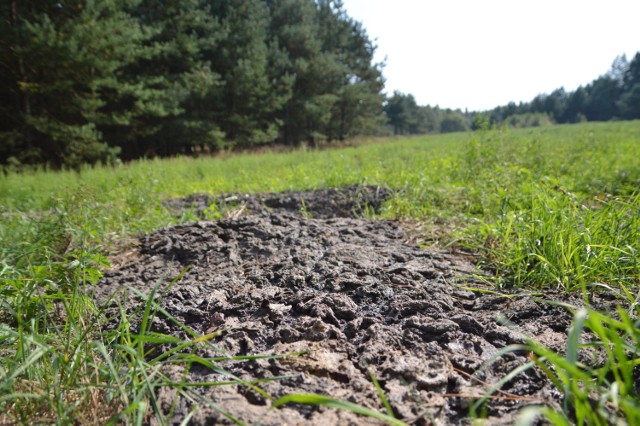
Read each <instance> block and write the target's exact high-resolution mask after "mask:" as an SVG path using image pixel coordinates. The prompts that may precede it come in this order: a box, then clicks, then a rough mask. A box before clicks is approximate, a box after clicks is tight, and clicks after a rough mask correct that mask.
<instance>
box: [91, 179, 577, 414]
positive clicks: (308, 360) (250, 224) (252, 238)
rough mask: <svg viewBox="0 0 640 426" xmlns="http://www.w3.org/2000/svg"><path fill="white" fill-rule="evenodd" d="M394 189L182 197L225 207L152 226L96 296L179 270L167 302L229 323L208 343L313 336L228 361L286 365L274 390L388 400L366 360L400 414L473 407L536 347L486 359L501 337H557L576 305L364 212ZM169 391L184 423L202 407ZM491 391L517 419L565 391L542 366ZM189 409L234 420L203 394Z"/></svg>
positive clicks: (268, 369)
mask: <svg viewBox="0 0 640 426" xmlns="http://www.w3.org/2000/svg"><path fill="white" fill-rule="evenodd" d="M388 196H389V191H387V190H384V189H380V188H373V187H348V188H343V189H331V190H319V191H309V192H286V193H279V194H261V195H251V196H249V195H225V196H221V197H219V198H214V197H212V196H208V195H195V196H191V197H188V198H184V199H178V200H170V201H168V202H167V203H166V206H167V208H169V209H170V210H171V211H172V212H174V213H175V214H182V213H183V212H184V211H185V210H190V211H191V212H194V213H195V214H200V215H202V214H203V212H204V211H206V210H207V209H208V207H209V205H210V204H211V203H214V202H216V203H218V204H219V205H220V206H221V207H220V208H221V209H222V210H224V211H225V212H226V215H225V216H226V218H225V219H222V220H218V221H205V220H202V221H198V222H195V223H190V224H186V225H180V226H174V227H171V228H167V229H162V230H158V231H157V232H154V233H152V234H150V235H147V236H145V237H143V238H141V239H140V241H139V244H138V246H137V247H135V248H134V249H132V250H130V251H129V252H128V253H124V254H122V255H121V256H119V257H118V256H116V257H115V258H114V264H115V266H114V268H113V269H112V270H110V271H108V272H107V273H106V275H105V277H104V279H103V280H102V281H101V282H100V284H99V285H98V286H97V287H96V290H95V291H96V297H98V298H99V299H101V300H104V299H105V298H106V297H107V296H109V295H110V294H111V293H113V292H114V291H116V290H117V289H120V288H128V287H135V288H137V289H139V290H141V291H143V292H146V293H148V292H149V291H150V290H151V288H152V287H153V286H154V284H156V283H158V282H163V283H166V284H168V283H170V282H171V281H172V280H174V279H175V278H176V277H179V278H178V280H177V282H176V283H175V284H174V285H173V286H172V287H170V288H169V289H168V290H166V291H165V294H164V295H163V296H162V298H161V299H160V305H161V306H162V307H163V308H164V309H166V311H168V312H169V313H170V314H171V315H173V316H174V317H175V318H177V319H178V320H180V321H181V322H182V323H184V324H186V325H187V326H189V327H190V328H192V329H193V330H195V331H197V332H199V333H202V334H208V333H211V332H214V331H216V330H223V332H222V334H221V335H220V336H219V337H217V338H215V339H214V340H212V341H211V342H212V344H213V346H214V347H215V348H216V349H215V350H213V349H211V350H205V349H203V351H202V353H200V355H203V356H210V357H220V356H229V357H234V356H239V355H259V354H260V355H262V354H269V355H281V354H291V353H298V352H305V354H304V355H299V356H290V357H282V358H278V359H254V360H244V361H226V362H221V363H219V364H218V365H219V366H220V367H221V368H223V369H224V370H225V371H227V372H229V373H231V374H233V375H235V376H237V377H240V378H242V379H245V380H253V379H265V378H270V377H276V376H289V377H288V378H285V379H282V380H277V381H270V382H265V383H260V384H259V386H260V387H261V388H263V389H264V390H265V391H266V392H268V393H269V394H270V395H271V396H272V397H274V398H278V397H280V396H283V395H285V394H289V393H320V394H324V395H328V396H331V397H334V398H337V399H342V400H347V401H350V402H354V403H357V404H361V405H363V406H365V407H370V408H372V409H375V410H377V411H381V412H383V411H384V408H383V407H382V406H381V404H380V400H379V398H378V396H377V394H376V389H375V387H374V385H373V384H372V381H371V379H370V376H369V370H370V371H371V372H372V373H373V374H374V375H375V377H376V378H377V380H378V381H379V382H380V384H381V386H382V388H383V390H384V393H385V395H386V397H387V398H388V400H389V403H390V404H391V406H392V407H393V409H394V415H395V416H396V417H397V418H399V419H401V420H403V421H406V422H410V423H413V424H463V423H467V422H468V420H469V418H468V415H469V405H470V403H471V402H472V401H473V399H472V398H471V397H472V396H474V395H475V396H481V395H483V394H484V393H485V391H486V390H487V389H488V388H489V386H490V385H491V384H494V383H497V382H498V381H499V380H500V379H501V378H503V377H504V376H505V375H506V374H508V373H509V372H511V371H512V370H513V369H514V368H516V367H517V366H519V365H522V364H523V363H525V362H527V361H528V359H527V357H526V355H527V354H508V355H506V356H503V357H501V358H500V359H498V360H497V361H495V362H494V363H493V364H491V365H490V366H489V367H487V368H483V369H480V367H481V366H482V365H483V363H484V362H485V361H487V360H489V359H491V358H492V357H493V356H494V354H496V352H497V351H498V350H500V349H501V348H503V347H504V346H506V345H510V344H513V343H522V342H524V336H529V337H534V338H536V339H537V340H539V341H541V342H543V343H545V344H547V345H549V346H551V347H554V348H561V347H562V346H563V345H564V341H565V335H566V331H567V328H568V326H569V324H570V320H571V317H570V315H569V314H567V312H566V311H565V310H564V309H562V308H559V307H557V306H552V305H548V304H544V303H540V302H537V301H536V300H534V298H533V297H531V296H530V295H528V294H526V293H522V294H519V295H514V297H509V298H506V297H502V296H499V295H495V294H490V293H480V292H474V291H471V290H468V289H464V287H465V286H467V287H474V288H478V287H482V284H481V283H479V282H478V281H477V280H476V279H474V278H473V275H474V274H475V273H477V271H475V269H474V266H473V264H472V263H471V260H470V259H469V256H464V255H461V254H453V253H445V252H442V251H436V250H430V249H425V248H420V247H418V246H417V245H416V244H415V242H412V241H413V239H412V238H410V235H409V234H410V233H408V232H407V231H406V230H404V229H403V227H402V225H401V224H400V223H398V222H393V221H386V220H369V219H362V218H360V217H361V216H362V213H363V212H364V211H366V210H369V211H377V210H378V209H379V208H380V206H381V205H382V203H383V202H384V200H385V199H386V198H387V197H388ZM185 268H187V269H186V272H185V273H184V275H182V276H181V277H180V274H181V273H182V272H183V271H184V270H185ZM548 297H551V296H548ZM565 300H566V299H565ZM126 303H127V304H128V306H130V308H131V309H134V308H135V307H136V306H138V305H139V303H140V301H139V300H136V298H135V297H134V296H133V295H132V294H131V293H129V295H128V297H127V299H126ZM500 318H506V319H508V321H509V324H508V325H507V324H506V323H505V322H504V321H503V320H501V319H500ZM153 329H154V330H155V331H158V332H162V333H170V334H173V335H176V336H179V337H183V338H186V337H187V336H186V335H185V333H184V331H182V330H181V329H180V328H179V327H178V326H176V325H175V324H174V323H172V322H171V321H169V320H167V319H166V318H164V317H163V316H162V315H158V316H157V317H156V318H154V320H153ZM157 350H162V348H158V349H157ZM163 372H164V374H167V375H168V376H170V377H172V378H173V379H174V380H176V381H180V380H182V378H183V376H184V375H185V374H186V380H187V381H190V382H216V381H228V380H229V378H228V377H226V376H225V375H223V374H219V373H218V372H215V371H212V370H211V369H207V368H205V367H202V366H196V365H194V366H192V368H191V369H190V371H188V372H184V371H183V369H182V367H180V366H173V367H171V368H167V369H166V370H165V371H163ZM189 391H190V392H194V393H199V394H201V395H204V396H205V397H206V398H208V399H210V400H211V401H213V402H214V403H215V404H216V406H217V407H219V408H220V409H221V410H224V411H226V412H228V413H230V414H231V415H233V416H235V417H237V418H239V419H241V420H242V421H244V422H246V423H248V424H254V423H258V422H259V423H260V424H261V425H284V424H287V425H308V424H317V425H327V424H375V421H374V420H372V419H370V418H364V417H360V416H358V415H356V414H353V413H350V412H346V411H338V410H335V409H330V408H318V407H311V406H302V405H286V406H284V407H283V408H279V409H272V410H269V407H270V403H271V401H269V400H266V399H265V398H264V397H263V396H261V395H260V394H259V393H257V392H255V391H254V390H251V389H250V388H248V387H246V386H241V385H229V386H217V387H194V388H189ZM158 395H159V399H160V402H161V407H162V409H163V410H166V412H167V413H168V412H169V410H170V409H171V406H172V405H173V406H174V413H173V421H174V422H175V423H176V424H178V423H179V422H180V421H181V420H182V419H183V418H184V417H185V416H186V415H187V413H189V412H190V411H191V410H192V408H193V404H194V402H193V401H190V400H188V399H186V398H183V397H178V396H177V394H176V392H175V390H171V389H160V390H159V392H158ZM495 395H496V396H497V398H494V399H492V400H490V402H489V403H488V405H487V407H486V410H487V413H486V414H487V416H488V417H490V418H491V422H492V424H496V423H501V422H504V423H505V424H510V423H513V421H514V418H513V416H514V415H515V413H516V412H517V409H518V408H519V407H522V406H523V405H527V404H532V403H546V404H551V405H556V404H558V403H559V401H558V398H559V396H558V394H557V393H556V392H555V391H554V390H553V388H552V386H551V384H550V383H549V382H548V381H547V380H546V378H545V377H544V375H543V374H542V373H541V372H540V371H539V370H528V371H527V372H526V373H524V374H521V375H519V376H517V377H515V378H513V379H512V380H511V381H509V382H508V383H506V384H505V385H504V386H503V387H502V393H496V394H495ZM191 423H192V424H197V425H205V424H206V425H212V424H226V423H231V422H230V421H229V420H228V419H227V418H225V417H224V416H223V415H222V414H220V412H219V411H217V410H216V409H214V408H213V407H209V406H202V408H201V409H200V410H199V411H198V412H197V413H196V414H195V415H194V417H193V418H192V419H191Z"/></svg>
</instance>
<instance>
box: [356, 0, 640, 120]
mask: <svg viewBox="0 0 640 426" xmlns="http://www.w3.org/2000/svg"><path fill="white" fill-rule="evenodd" d="M344 6H345V8H346V10H347V12H348V14H349V15H350V16H351V17H353V18H354V19H356V20H358V21H360V22H362V23H363V24H364V26H365V28H366V29H367V33H368V34H369V37H370V38H371V39H374V40H377V41H376V44H377V45H378V51H377V56H376V60H377V61H382V60H384V59H385V58H386V67H385V68H384V76H385V77H386V79H387V83H386V91H387V92H388V93H392V92H393V91H394V90H399V91H401V92H403V93H411V94H413V95H414V96H415V98H416V100H417V102H418V104H420V105H427V104H429V105H439V106H440V107H442V108H454V109H455V108H461V109H463V110H464V109H465V108H468V109H469V110H486V109H491V108H493V107H495V106H498V105H504V104H507V103H508V102H510V101H514V102H516V103H517V102H520V101H530V100H531V99H533V98H534V97H535V96H536V95H538V94H540V93H550V92H551V91H553V90H554V89H557V88H559V87H564V88H565V89H566V90H574V89H576V88H577V87H578V86H580V85H585V84H587V83H589V82H591V81H592V80H594V79H595V78H597V77H598V76H600V75H602V74H604V73H606V72H607V71H608V70H609V68H610V67H611V63H612V62H613V60H614V59H615V57H616V56H618V55H621V54H623V53H626V54H627V58H628V59H631V58H632V57H633V55H634V54H635V53H636V52H638V51H640V0H603V1H592V0H583V1H576V0H536V1H531V0H483V1H480V0H344Z"/></svg>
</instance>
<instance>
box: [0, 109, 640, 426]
mask: <svg viewBox="0 0 640 426" xmlns="http://www.w3.org/2000/svg"><path fill="white" fill-rule="evenodd" d="M639 159H640V122H637V121H636V122H619V123H614V122H612V123H599V124H582V125H575V126H556V127H551V128H545V129H537V130H519V131H506V130H499V129H498V130H485V131H480V132H476V133H473V134H451V135H440V136H425V137H417V138H411V139H407V140H397V141H392V142H386V143H384V144H368V145H366V146H361V147H348V148H343V149H340V150H329V151H321V152H318V151H309V150H304V149H303V150H300V151H296V152H291V153H268V152H267V153H262V154H260V155H254V154H239V155H231V156H227V157H226V158H213V159H211V158H199V159H188V158H175V159H169V160H145V161H139V162H135V163H131V164H128V165H122V166H118V167H115V168H114V167H94V168H84V169H82V170H81V171H80V172H55V173H54V172H48V171H45V170H35V171H32V172H25V173H22V174H11V175H8V176H4V177H2V178H0V297H1V300H0V359H1V360H2V361H0V363H1V364H0V423H6V422H19V423H25V424H26V423H48V422H57V423H61V424H62V423H91V421H90V420H89V419H97V422H98V423H108V422H112V423H114V422H130V423H138V422H144V421H147V420H148V419H149V416H156V417H157V418H158V419H160V422H161V423H162V422H164V419H165V417H164V416H165V414H163V411H162V410H160V408H159V407H158V406H157V404H158V402H157V400H156V394H157V390H158V389H159V388H160V387H170V388H173V389H175V390H176V392H178V393H180V394H181V395H184V396H185V397H188V398H191V399H193V400H194V406H211V404H212V403H211V402H210V401H200V400H197V395H196V393H194V392H191V391H190V386H192V384H189V385H188V386H187V384H186V382H184V381H182V382H176V381H175V380H171V379H170V378H169V377H167V375H166V374H165V373H164V368H165V366H166V365H168V364H170V363H176V362H177V363H183V364H185V365H187V364H190V363H201V364H205V365H206V366H208V367H210V368H212V369H214V370H215V371H218V372H220V374H223V375H224V369H223V368H222V367H221V362H222V361H221V360H214V359H206V358H202V357H201V356H199V355H198V354H199V352H198V351H199V349H200V348H201V347H203V346H207V345H211V343H210V342H209V340H208V338H207V337H206V336H197V335H195V334H193V332H192V331H190V330H187V329H185V333H186V334H187V335H188V336H189V338H188V339H182V340H180V339H177V338H175V337H172V336H165V335H159V334H156V333H153V332H152V331H151V329H150V328H149V327H148V324H149V322H148V321H147V322H146V323H145V322H144V319H145V318H146V319H147V320H148V319H149V318H150V317H151V316H153V315H168V314H167V313H165V312H160V311H159V309H160V308H159V307H158V306H157V305H155V304H154V303H153V302H152V301H151V299H147V303H146V304H144V306H143V307H141V310H140V311H139V312H126V311H124V310H121V312H120V318H118V319H117V320H118V321H117V323H118V324H120V326H119V327H118V328H116V329H115V330H113V329H108V327H106V324H107V322H108V321H113V320H114V319H113V318H110V319H107V318H105V317H104V315H103V311H102V307H101V306H96V305H95V303H94V301H93V300H92V299H91V298H90V297H88V296H87V294H89V293H90V289H91V286H92V285H94V284H95V283H96V282H97V280H99V279H100V277H101V271H103V270H104V269H105V268H107V267H108V259H107V258H106V254H108V253H112V252H115V251H119V250H122V249H123V248H124V247H126V246H127V245H128V244H129V243H130V241H131V238H132V237H134V236H136V235H138V234H141V233H144V232H149V231H151V230H153V229H157V228H160V227H164V226H168V225H171V224H175V223H178V222H184V221H187V220H192V219H193V218H194V216H193V215H190V214H189V213H186V214H185V215H184V216H183V217H182V218H174V217H172V216H171V215H170V214H169V212H168V211H167V209H165V208H164V207H163V205H162V200H164V199H167V198H171V197H176V196H185V195H189V194H192V193H195V192H208V193H220V192H265V191H282V190H293V189H295V190H304V189H314V188H324V187H332V186H343V185H351V184H370V185H379V186H385V187H388V188H390V189H392V191H393V193H394V196H393V197H392V199H391V200H389V201H388V203H387V204H386V206H385V208H384V209H383V211H382V213H381V214H380V216H382V217H386V218H412V219H418V220H420V221H423V222H424V223H426V224H427V225H428V226H429V229H427V233H428V235H429V236H430V237H429V238H430V239H429V241H427V244H435V245H438V246H441V247H449V246H453V245H455V246H459V247H464V248H467V249H470V250H473V251H474V252H476V253H478V254H480V256H481V259H482V262H483V263H482V266H483V267H484V268H486V269H488V270H491V271H492V272H493V276H494V277H495V278H494V284H495V285H496V288H497V290H498V291H502V289H507V288H513V287H525V288H535V289H537V290H540V291H544V290H545V289H549V288H553V289H560V290H563V291H579V292H582V294H584V295H585V300H587V301H588V294H589V293H591V292H596V291H598V292H603V293H606V294H608V295H610V296H611V297H614V298H616V299H617V300H618V303H619V306H620V308H619V310H618V311H617V312H611V313H604V312H598V311H594V310H592V309H590V308H588V307H587V309H586V310H580V311H577V312H576V316H575V321H574V326H573V328H572V329H571V332H570V335H569V339H568V341H569V343H568V346H567V348H566V351H565V352H564V353H563V354H558V353H556V352H553V351H551V350H549V349H548V348H545V347H543V346H541V345H540V344H537V343H535V342H531V343H530V344H529V345H527V346H526V347H518V348H509V350H519V351H522V350H526V351H528V352H530V353H531V354H532V358H531V362H530V364H529V365H528V366H527V368H540V369H542V371H543V372H545V374H547V376H548V377H549V378H550V379H551V381H552V382H553V383H554V384H555V385H556V387H557V388H558V390H559V391H560V392H561V393H562V394H563V395H564V401H565V402H564V406H563V410H562V411H561V412H557V411H553V410H550V409H546V408H534V409H530V410H529V411H526V412H525V413H524V417H523V422H525V423H526V422H527V421H529V420H531V421H533V420H532V419H533V418H535V417H536V416H545V417H546V418H547V419H548V420H549V421H551V422H552V423H554V424H570V423H578V424H606V423H611V422H613V423H615V422H623V423H624V422H626V423H627V424H636V423H638V422H640V415H639V414H638V413H639V412H640V408H639V407H638V391H639V389H638V388H639V387H640V385H639V384H638V371H639V369H640V366H638V364H639V363H640V361H639V360H640V356H639V354H638V352H639V350H638V348H639V347H640V337H639V336H640V334H639V332H638V330H639V327H638V326H639V325H640V324H638V323H637V321H638V320H637V318H638V313H639V310H638V301H639V300H640V286H639V284H640V219H639V217H640V211H639V210H640V160H639ZM212 211H213V212H215V211H216V209H215V206H212ZM140 318H142V319H143V321H142V325H140V322H139V320H140ZM160 344H162V345H165V347H167V348H173V349H170V350H169V351H168V352H165V354H164V355H154V354H153V353H152V352H149V351H148V348H150V347H152V346H153V345H160ZM586 348H598V350H600V351H602V352H603V353H604V354H605V356H604V361H603V362H602V363H601V364H599V365H597V366H592V365H586V364H583V363H581V361H580V357H579V353H580V351H582V350H585V349H586ZM209 349H215V348H211V347H209ZM216 369H217V370H216ZM518 372H519V371H516V372H514V373H513V374H516V373H518ZM227 377H228V379H229V382H231V383H238V382H239V379H238V378H235V377H231V376H227ZM508 378H509V377H506V378H505V380H506V379H508ZM240 382H241V383H242V384H244V385H246V386H252V387H256V389H259V383H246V382H242V381H240ZM202 385H203V386H204V385H212V384H202ZM257 392H258V393H260V391H259V390H257ZM382 397H383V394H382ZM288 398H289V399H285V400H281V401H279V402H277V401H274V402H273V404H272V405H274V406H277V405H279V404H284V403H286V402H287V401H290V402H299V403H300V402H302V403H313V404H319V405H327V406H333V407H340V408H343V409H351V410H355V411H356V412H360V411H358V410H360V409H359V408H357V407H352V406H349V404H343V403H342V402H340V401H337V402H336V401H334V400H329V399H326V398H324V397H321V396H315V397H312V396H308V395H298V396H289V397H288ZM323 398H324V399H323ZM382 402H383V403H384V399H382ZM383 405H384V404H383ZM385 406H386V405H385ZM213 408H215V407H213ZM363 414H368V415H374V416H377V417H378V418H379V419H382V420H385V421H389V422H392V423H393V422H394V421H395V420H393V419H390V418H385V417H384V416H385V415H384V414H381V413H371V412H364V413H363ZM379 416H382V417H379ZM527 416H528V417H527ZM527 419H529V420H527ZM186 420H188V419H186ZM232 420H233V419H232ZM236 420H237V419H236ZM396 422H397V421H396Z"/></svg>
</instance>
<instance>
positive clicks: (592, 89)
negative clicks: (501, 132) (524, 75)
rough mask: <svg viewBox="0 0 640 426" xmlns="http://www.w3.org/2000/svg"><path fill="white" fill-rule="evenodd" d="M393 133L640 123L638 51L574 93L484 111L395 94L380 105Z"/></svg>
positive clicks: (560, 91)
mask: <svg viewBox="0 0 640 426" xmlns="http://www.w3.org/2000/svg"><path fill="white" fill-rule="evenodd" d="M384 108H385V111H386V112H387V115H388V119H389V123H390V125H391V126H392V128H393V132H394V133H395V134H420V133H430V132H451V131H464V130H470V129H476V128H479V127H482V126H487V125H503V124H506V125H508V126H510V127H535V126H545V125H550V124H553V123H578V122H582V121H608V120H633V119H640V52H639V53H636V55H635V56H634V57H633V59H632V60H631V61H628V60H627V58H626V56H625V55H622V56H619V57H618V58H616V59H615V61H614V62H613V65H612V67H611V69H610V70H609V72H607V73H606V74H604V75H602V76H600V77H598V78H597V79H595V80H594V81H593V82H591V83H590V84H588V85H586V86H585V87H579V88H578V89H576V90H575V91H573V92H567V91H565V90H564V88H560V89H557V90H554V91H553V92H551V94H542V95H538V96H536V97H535V98H534V99H533V100H532V101H531V102H521V103H520V104H515V103H514V102H511V103H509V104H508V105H505V106H499V107H496V108H494V109H493V110H490V111H485V112H475V111H474V112H467V111H465V112H462V111H460V110H442V109H440V108H438V107H431V106H419V105H418V104H417V103H416V101H415V99H414V97H413V96H412V95H410V94H403V93H399V92H396V93H394V94H393V96H391V97H390V98H389V99H388V100H387V101H386V104H385V107H384Z"/></svg>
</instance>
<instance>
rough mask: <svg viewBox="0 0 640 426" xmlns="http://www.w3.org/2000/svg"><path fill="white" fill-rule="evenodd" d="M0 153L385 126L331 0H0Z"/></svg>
mask: <svg viewBox="0 0 640 426" xmlns="http://www.w3.org/2000/svg"><path fill="white" fill-rule="evenodd" d="M0 7H1V10H0V13H1V15H2V16H1V18H2V19H1V22H0V47H1V50H0V52H1V53H0V55H1V56H0V63H1V65H0V99H1V100H2V101H1V104H0V163H3V164H14V165H21V164H36V163H47V164H49V165H51V166H54V167H55V166H63V165H64V166H71V167H75V166H78V165H80V164H82V163H86V162H88V163H93V162H98V161H110V160H113V159H115V158H117V157H120V158H122V159H125V160H126V159H132V158H138V157H141V156H150V155H172V154H178V153H192V152H201V151H215V150H218V149H221V148H223V147H228V146H241V147H250V146H256V145H260V144H265V143H271V142H276V141H277V142H281V143H286V144H297V143H300V142H303V141H304V142H311V143H314V142H315V141H317V140H321V139H323V140H336V139H338V140H341V139H344V138H347V137H350V136H353V135H356V134H359V133H362V132H366V131H371V130H372V129H377V128H379V127H380V126H381V125H384V113H383V110H382V102H383V100H384V98H383V96H382V94H381V92H382V89H383V79H382V74H381V66H380V65H378V64H374V63H373V62H372V60H373V53H374V49H375V47H374V46H373V44H372V42H371V41H370V40H369V38H368V37H367V34H366V32H365V30H364V28H363V27H362V25H361V24H360V23H358V22H356V21H354V20H353V19H351V18H350V17H349V16H348V15H347V14H346V12H345V10H344V8H343V6H342V3H341V1H338V0H315V1H314V0H233V1H230V0H180V1H168V0H99V1H98V0H3V2H2V5H1V6H0Z"/></svg>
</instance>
